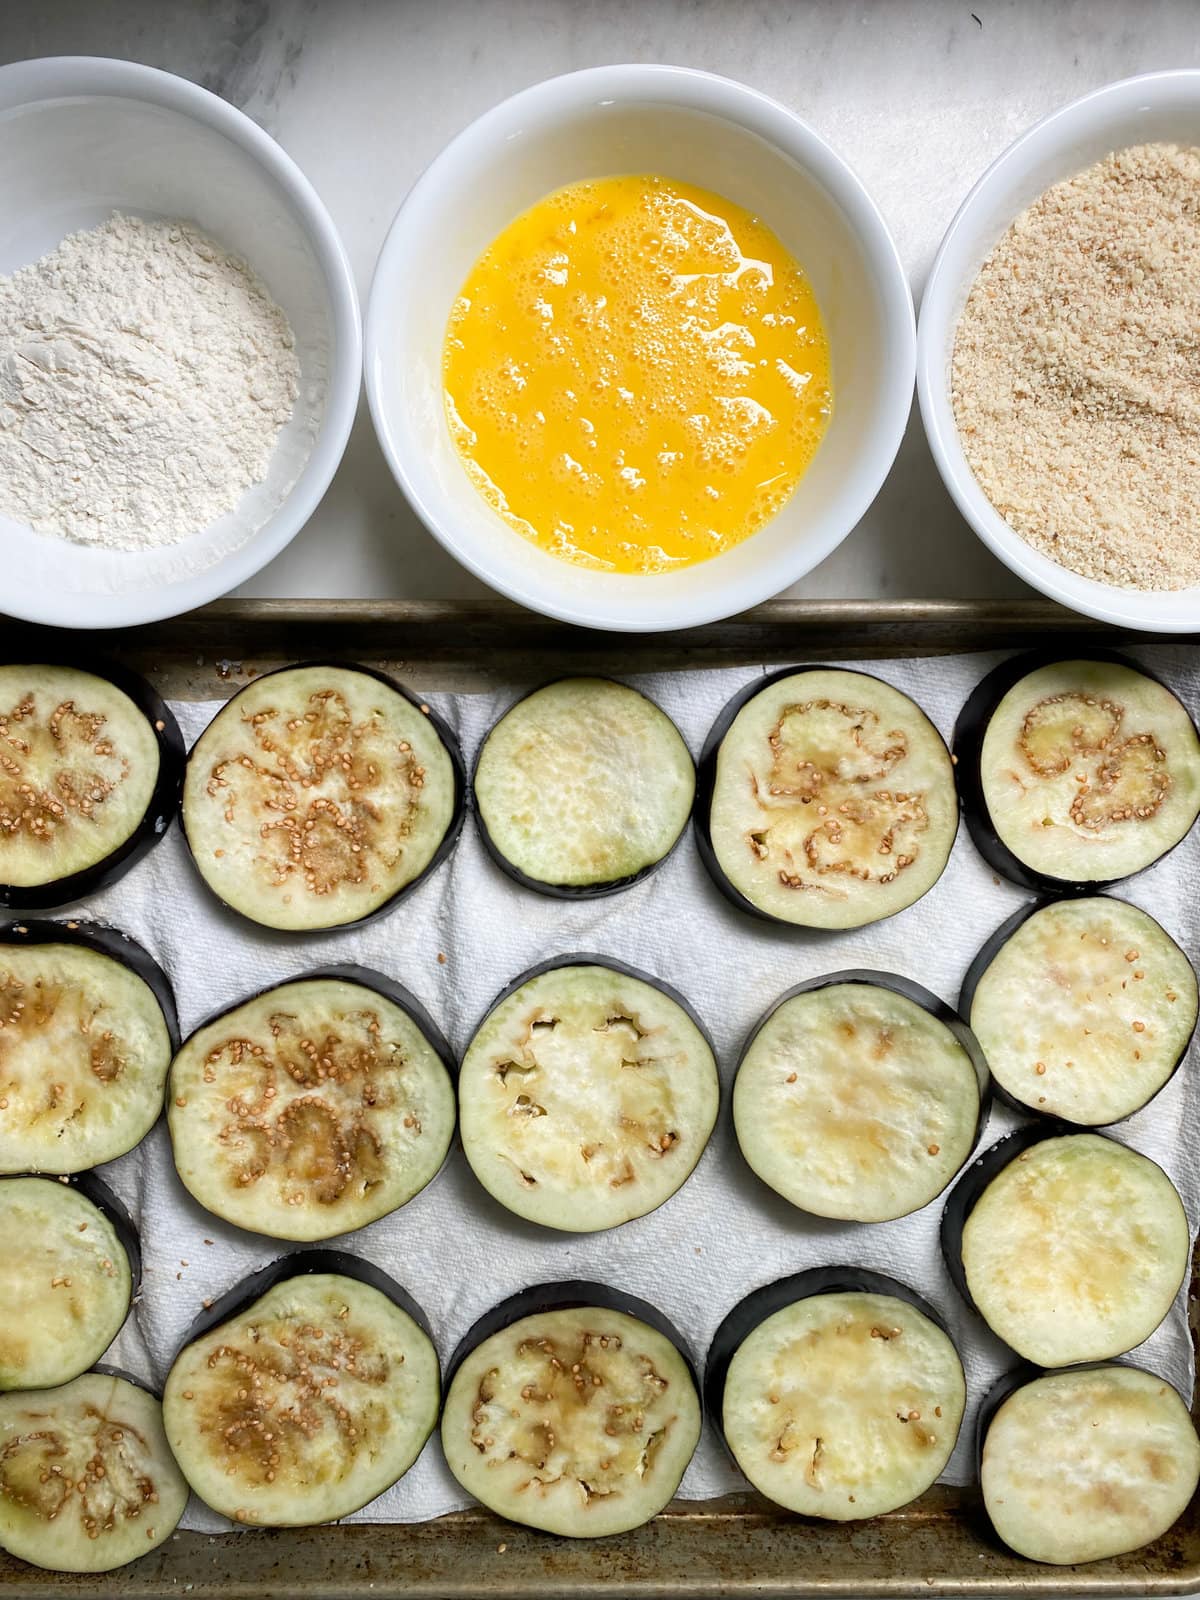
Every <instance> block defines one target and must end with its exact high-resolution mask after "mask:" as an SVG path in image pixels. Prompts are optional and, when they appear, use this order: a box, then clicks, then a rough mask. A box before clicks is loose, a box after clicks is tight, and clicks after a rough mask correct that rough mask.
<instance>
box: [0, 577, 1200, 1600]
mask: <svg viewBox="0 0 1200 1600" xmlns="http://www.w3.org/2000/svg"><path fill="white" fill-rule="evenodd" d="M0 630H2V636H3V640H4V647H5V652H6V653H11V654H12V655H15V656H23V657H25V659H36V656H37V654H38V653H40V652H42V651H45V650H46V649H47V648H49V647H50V646H51V645H55V646H57V647H58V648H60V649H61V648H62V647H63V646H64V645H65V646H67V647H69V646H70V643H71V640H70V637H69V636H63V635H61V634H58V635H56V634H54V633H53V632H52V631H50V630H45V629H38V628H31V627H26V626H24V625H22V624H17V623H10V622H2V621H0ZM1119 637H1120V636H1119V635H1118V634H1117V633H1116V632H1114V631H1113V630H1110V629H1105V628H1103V627H1101V626H1100V625H1098V624H1096V623H1092V622H1089V621H1088V620H1087V619H1085V618H1082V617H1077V616H1074V615H1073V614H1071V613H1069V612H1066V611H1062V610H1060V609H1059V608H1058V607H1056V606H1053V605H1050V604H1047V603H1044V602H1041V601H1009V602H993V601H986V602H984V601H970V600H965V601H959V600H956V601H936V602H928V603H925V602H921V601H910V600H904V601H875V602H871V601H803V600H780V601H774V602H772V603H771V604H769V605H765V606H760V607H758V608H757V609H755V610H754V611H750V612H746V613H745V614H744V615H742V616H740V617H734V618H732V619H731V620H729V621H727V622H722V623H716V624H713V625H712V626H710V627H705V628H696V629H692V630H690V631H689V632H688V633H686V634H679V635H674V636H673V635H670V634H657V635H655V634H647V635H637V634H623V635H619V636H613V635H605V634H596V633H588V632H584V631H582V630H579V629H573V628H568V627H565V626H563V625H561V624H559V623H555V622H552V621H550V620H548V619H545V618H542V617H535V616H531V615H530V614H529V613H527V612H523V611H519V610H517V609H515V608H509V607H505V606H501V605H498V604H497V605H480V606H464V605H456V604H446V603H441V602H428V601H386V600H385V601H357V600H347V601H323V600H313V601H292V600H231V601H222V602H219V603H218V604H216V605H212V606H207V607H205V608H204V609H202V610H200V611H196V612H192V613H191V614H189V615H188V616H186V617H181V618H178V619H176V620H174V621H171V622H163V623H155V624H152V625H150V626H148V627H145V628H140V629H133V630H130V631H124V632H121V633H119V634H111V635H108V634H104V633H89V634H88V635H87V636H86V638H84V639H83V640H81V641H80V648H81V650H83V649H84V648H86V650H87V653H89V654H93V653H102V654H106V655H109V656H111V657H113V658H115V659H117V660H120V661H123V662H124V663H125V664H127V665H129V666H132V667H134V668H136V669H137V670H138V671H140V672H143V673H144V674H145V675H146V676H147V677H149V678H150V679H151V681H152V682H153V683H154V684H155V686H156V687H157V688H158V690H159V692H160V693H161V694H163V695H165V696H169V697H172V698H175V699H196V700H209V699H218V698H223V697H226V696H228V695H230V694H232V693H233V692H234V690H235V689H237V688H238V687H239V686H240V684H241V683H244V682H245V677H246V673H247V670H248V669H250V668H253V669H255V670H256V671H265V670H267V669H268V668H270V667H273V666H279V665H282V664H285V663H286V662H289V661H295V660H299V659H303V658H306V657H321V656H324V657H330V656H350V657H352V658H353V659H355V660H359V661H363V662H365V663H366V664H368V665H370V666H375V667H379V668H382V669H384V670H388V671H393V672H397V673H401V674H403V675H404V676H405V677H407V678H410V679H412V680H414V681H419V682H420V684H421V686H422V688H426V689H430V690H434V691H437V690H443V691H454V690H467V689H472V688H481V687H485V686H486V685H487V684H488V683H489V681H494V680H495V679H496V678H497V677H503V678H504V679H505V680H506V681H509V682H513V681H518V680H521V679H525V678H527V679H529V680H530V681H537V680H538V679H543V678H547V677H551V676H553V675H555V674H559V673H565V672H601V673H604V672H607V673H618V674H619V673H629V672H639V671H656V670H661V669H671V668H675V669H679V670H686V669H687V668H688V667H692V666H695V667H699V666H704V667H712V666H734V665H739V664H746V663H752V662H762V663H763V664H765V665H770V664H783V663H786V662H790V661H811V660H815V659H820V658H822V657H832V658H841V659H847V658H848V659H861V660H871V659H878V658H880V657H883V656H919V655H944V654H950V653H953V652H957V651H967V650H998V649H1004V650H1015V649H1020V648H1023V647H1029V646H1034V645H1040V646H1043V647H1051V648H1058V647H1060V646H1061V647H1062V648H1064V649H1070V648H1077V647H1078V646H1080V645H1083V644H1086V643H1093V644H1095V643H1098V642H1101V641H1103V642H1104V643H1107V644H1109V645H1112V644H1113V643H1114V642H1117V641H1118V639H1119ZM1197 648H1200V643H1198V644H1197ZM1197 1266H1200V1263H1196V1264H1194V1269H1193V1282H1192V1288H1191V1303H1190V1310H1191V1321H1192V1329H1193V1342H1195V1340H1196V1334H1197V1328H1198V1326H1200V1318H1198V1316H1197V1300H1196V1293H1197V1284H1196V1275H1197V1273H1196V1268H1197ZM1197 1591H1200V1497H1197V1499H1196V1500H1194V1501H1193V1503H1192V1505H1191V1506H1189V1508H1188V1510H1187V1511H1186V1512H1185V1514H1184V1516H1183V1517H1182V1518H1181V1519H1180V1521H1179V1522H1178V1523H1177V1524H1176V1525H1175V1527H1174V1528H1173V1529H1172V1530H1171V1531H1170V1533H1168V1534H1166V1535H1164V1537H1163V1538H1161V1539H1159V1540H1158V1541H1157V1542H1156V1543H1155V1544H1153V1545H1151V1546H1150V1547H1149V1548H1148V1549H1145V1550H1139V1551H1137V1552H1136V1553H1135V1554H1133V1555H1128V1556H1120V1557H1116V1558H1114V1559H1112V1560H1108V1561H1102V1562H1097V1563H1095V1564H1094V1565H1092V1566H1087V1567H1077V1568H1057V1567H1039V1566H1036V1565H1034V1564H1033V1563H1031V1562H1027V1561H1022V1560H1020V1559H1019V1558H1018V1557H1016V1556H1013V1555H1011V1554H1010V1553H1009V1552H1008V1551H1006V1550H1005V1549H1003V1548H1002V1547H1001V1546H1000V1545H999V1544H997V1542H996V1541H995V1539H994V1538H992V1537H991V1536H990V1535H989V1533H988V1530H987V1525H986V1522H985V1520H984V1518H983V1515H982V1511H981V1509H980V1503H979V1497H978V1494H977V1493H976V1492H975V1491H972V1490H965V1489H950V1488H945V1487H938V1488H935V1489H932V1490H931V1491H930V1492H929V1493H928V1494H926V1495H924V1496H923V1497H922V1498H921V1499H920V1500H918V1501H916V1502H915V1503H914V1504H913V1505H911V1506H908V1507H906V1508H905V1509H904V1510H903V1511H898V1512H894V1513H893V1514H892V1515H890V1516H885V1517H878V1518H876V1519H874V1520H873V1521H869V1522H863V1523H858V1524H856V1523H837V1524H835V1523H821V1522H816V1521H809V1520H806V1519H803V1518H798V1517H794V1516H790V1515H788V1514H787V1513H785V1512H781V1511H777V1510H775V1509H773V1508H772V1507H771V1506H769V1505H768V1504H767V1503H766V1502H765V1501H763V1500H762V1499H760V1498H759V1497H758V1496H756V1495H751V1494H746V1495H735V1496H730V1497H728V1498H727V1499H724V1500H706V1501H698V1502H691V1503H687V1502H683V1501H677V1502H675V1503H674V1504H672V1505H671V1506H670V1507H668V1509H667V1510H666V1511H665V1512H663V1513H662V1515H661V1516H659V1517H657V1518H655V1520H654V1521H653V1522H652V1523H650V1524H649V1525H648V1526H646V1527H644V1528H639V1529H638V1530H637V1531H636V1532H634V1533H629V1534H623V1535H620V1536H618V1537H616V1538H612V1539H603V1540H598V1541H596V1542H594V1543H584V1542H574V1541H571V1540H567V1539H555V1538H553V1537H550V1536H548V1535H544V1534H538V1533H536V1532H533V1531H531V1530H529V1529H526V1528H518V1527H514V1526H512V1525H510V1524H508V1523H505V1522H501V1521H500V1520H499V1519H498V1518H496V1517H493V1516H492V1515H490V1514H489V1513H487V1512H484V1511H480V1510H472V1511H461V1512H457V1513H455V1514H453V1515H451V1516H447V1517H442V1518H439V1519H438V1520H436V1521H434V1522H426V1523H419V1524H414V1525H411V1526H405V1525H401V1524H377V1525H370V1524H361V1523H360V1524H354V1525H345V1526H338V1527H326V1528H306V1529H287V1530H280V1531H270V1530H265V1529H264V1530H247V1531H245V1532H239V1533H230V1534H223V1535H209V1534H202V1533H177V1534H176V1535H175V1537H174V1538H173V1539H171V1540H169V1541H168V1542H167V1543H166V1544H164V1545H163V1546H161V1547H160V1548H159V1549H158V1550H155V1551H153V1552H151V1553H150V1554H149V1555H147V1556H144V1557H143V1558H142V1559H141V1560H140V1561H138V1562H135V1563H134V1564H133V1565H132V1566H129V1567H126V1568H123V1569H121V1570H119V1571H117V1572H113V1573H107V1574H102V1575H100V1576H99V1577H93V1576H88V1575H73V1574H72V1575H68V1574H56V1573H49V1572H39V1571H36V1570H35V1569H33V1568H31V1567H28V1566H26V1565H24V1564H23V1563H21V1562H18V1561H14V1560H11V1559H9V1558H8V1557H6V1556H4V1555H3V1554H0V1596H2V1597H3V1600H10V1597H11V1600H25V1597H29V1600H34V1597H36V1600H51V1597H53V1596H57V1595H63V1596H68V1595H69V1596H73V1597H76V1600H90V1597H95V1600H109V1597H112V1600H159V1597H166V1596H181V1595H189V1596H191V1597H192V1600H275V1597H277V1596H278V1597H280V1600H283V1597H289V1600H318V1597H320V1600H368V1597H369V1600H388V1597H390V1596H397V1597H400V1596H404V1597H405V1600H476V1597H478V1596H480V1595H483V1594H486V1595H487V1596H488V1597H489V1600H600V1597H601V1596H603V1597H604V1600H618V1597H625V1596H628V1597H630V1600H650V1597H654V1600H684V1597H687V1600H710V1597H712V1600H716V1597H717V1596H720V1597H722V1600H739V1597H743V1596H744V1597H746V1600H749V1597H750V1596H760V1597H761V1596H767V1597H770V1600H787V1597H791V1596H797V1597H799V1596H822V1597H829V1596H844V1597H869V1596H902V1595H929V1594H934V1595H937V1594H943V1595H945V1594H964V1595H1013V1596H1016V1595H1027V1594H1034V1595H1048V1596H1065V1595H1099V1596H1132V1595H1168V1594H1193V1593H1196V1592H1197Z"/></svg>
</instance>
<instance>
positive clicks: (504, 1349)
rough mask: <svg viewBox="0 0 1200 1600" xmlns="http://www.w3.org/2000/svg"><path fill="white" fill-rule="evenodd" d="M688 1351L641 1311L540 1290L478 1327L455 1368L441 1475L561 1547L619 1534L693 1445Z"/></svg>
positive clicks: (669, 1485)
mask: <svg viewBox="0 0 1200 1600" xmlns="http://www.w3.org/2000/svg"><path fill="white" fill-rule="evenodd" d="M700 1423H701V1407H700V1396H699V1393H698V1391H697V1385H696V1380H695V1375H694V1373H693V1370H692V1364H691V1360H690V1357H689V1356H688V1353H687V1347H686V1345H685V1344H684V1343H683V1340H682V1339H681V1338H680V1336H679V1334H678V1333H677V1332H676V1330H675V1329H674V1328H673V1327H672V1326H671V1324H670V1323H669V1322H668V1321H667V1319H666V1318H665V1317H664V1316H663V1315H662V1314H661V1312H659V1311H657V1310H656V1309H655V1308H654V1307H653V1306H649V1305H647V1304H646V1303H645V1301H642V1300H637V1299H634V1298H633V1297H632V1296H630V1295H625V1294H621V1293H620V1292H618V1291H617V1290H614V1289H610V1288H607V1287H605V1285H603V1284H598V1283H583V1282H573V1283H544V1284H539V1285H538V1286H537V1287H536V1288H532V1289H527V1290H525V1291H523V1292H522V1293H521V1294H517V1295H513V1296H512V1297H511V1298H510V1299H508V1300H506V1301H504V1302H503V1304H501V1305H499V1306H496V1307H495V1308H494V1309H493V1310H492V1311H489V1312H487V1313H486V1315H484V1316H483V1317H481V1318H480V1319H479V1321H478V1322H477V1323H476V1324H475V1326H474V1327H473V1328H472V1329H471V1331H470V1332H469V1333H468V1334H467V1336H466V1338H465V1339H464V1340H463V1342H462V1344H461V1345H460V1346H459V1348H458V1350H457V1351H456V1353H455V1355H454V1358H453V1361H452V1362H451V1366H450V1379H449V1383H448V1387H447V1391H446V1405H445V1409H444V1410H443V1412H442V1449H443V1451H444V1453H445V1457H446V1464H447V1465H448V1466H449V1468H450V1470H451V1472H452V1473H453V1474H454V1476H455V1477H456V1478H457V1479H458V1481H459V1483H460V1484H461V1485H462V1486H463V1488H464V1489H465V1490H466V1491H467V1492H468V1494H472V1495H474V1496H475V1498H476V1499H477V1500H480V1501H482V1502H483V1504H484V1505H485V1506H487V1507H488V1509H489V1510H491V1511H494V1512H496V1513H497V1514H498V1515H499V1516H502V1517H507V1518H508V1519H509V1521H511V1522H522V1523H525V1524H526V1525H527V1526H529V1527H531V1528H540V1529H542V1530H543V1531H544V1532H546V1533H557V1534H562V1535H565V1536H566V1537H567V1538H569V1539H588V1538H598V1537H600V1536H602V1535H606V1534H613V1533H627V1532H628V1531H629V1530H630V1529H631V1528H638V1527H641V1525H642V1524H643V1523H644V1522H649V1520H650V1519H651V1517H654V1516H656V1515H657V1514H658V1513H659V1512H660V1511H661V1510H662V1509H663V1507H664V1506H665V1505H666V1504H667V1502H668V1501H669V1500H670V1499H671V1498H672V1497H673V1495H674V1494H675V1492H676V1490H677V1489H678V1488H679V1483H680V1480H681V1479H682V1477H683V1474H684V1471H685V1470H686V1468H687V1464H688V1462H689V1461H690V1460H691V1458H692V1454H693V1452H694V1451H695V1448H696V1445H697V1443H698V1442H699V1439H700Z"/></svg>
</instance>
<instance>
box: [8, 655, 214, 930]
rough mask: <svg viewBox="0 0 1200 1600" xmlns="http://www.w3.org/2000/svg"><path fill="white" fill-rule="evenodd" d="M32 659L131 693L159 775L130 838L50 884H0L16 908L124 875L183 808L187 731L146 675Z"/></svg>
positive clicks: (54, 903)
mask: <svg viewBox="0 0 1200 1600" xmlns="http://www.w3.org/2000/svg"><path fill="white" fill-rule="evenodd" d="M25 664H26V663H24V662H21V661H13V660H11V658H10V659H8V660H7V661H3V662H0V665H10V666H23V665H25ZM31 664H33V665H38V666H53V667H63V668H68V669H70V670H72V671H76V672H86V673H89V674H90V675H91V676H92V677H95V678H103V679H105V680H106V681H107V682H109V683H111V684H113V685H114V687H116V688H117V689H119V690H121V692H122V693H123V694H125V695H127V696H128V698H129V699H130V700H132V701H133V703H134V705H135V706H136V707H137V709H138V710H139V711H140V712H141V713H142V715H143V716H144V717H145V719H146V721H147V722H148V723H149V724H150V727H151V729H152V730H153V733H154V736H155V741H156V743H157V745H158V776H157V778H156V780H155V784H154V788H153V790H152V792H151V795H150V800H149V803H148V805H147V806H146V810H145V812H144V813H143V815H142V819H141V821H140V822H139V823H138V825H137V827H136V828H135V829H134V830H133V832H132V833H131V834H130V835H129V836H128V838H127V839H125V841H124V842H123V843H122V844H120V845H119V846H118V847H117V848H116V849H115V850H113V851H112V852H111V853H110V854H109V855H107V856H105V857H104V859H103V860H102V861H98V862H96V863H95V865H94V866H91V867H87V868H85V869H84V870H83V871H81V872H74V873H71V874H69V875H68V876H67V877H64V878H57V879H54V880H53V881H51V882H49V883H44V884H37V885H32V886H28V887H26V886H22V885H18V884H5V883H0V906H3V907H7V908H8V909H9V910H10V911H17V912H20V911H55V910H57V909H58V908H59V907H60V906H66V905H70V904H72V902H74V901H76V900H82V899H85V898H86V897H87V896H88V895H93V894H96V893H98V892H99V890H101V889H104V888H107V887H108V885H109V884H112V883H116V882H117V880H118V879H119V878H123V877H124V876H125V874H126V873H127V872H128V871H129V869H130V868H131V867H133V866H136V865H137V863H138V862H139V861H140V860H141V858H142V857H143V856H144V855H145V854H146V853H147V852H148V851H149V850H151V849H152V848H153V847H154V846H155V845H156V844H157V843H158V842H159V840H160V839H161V838H162V837H163V836H164V835H165V833H166V831H167V829H168V828H169V827H170V826H171V823H172V821H173V820H174V817H175V814H176V812H177V811H178V810H179V799H180V795H181V794H182V792H183V772H184V756H185V747H184V742H183V734H182V733H181V731H180V728H179V724H178V722H176V720H175V716H174V713H173V712H172V711H171V709H170V708H169V706H168V705H167V703H166V701H165V700H164V699H163V698H162V697H161V695H159V693H158V691H157V690H156V689H154V688H153V687H152V686H151V685H150V684H149V683H148V682H147V681H146V679H145V678H143V677H141V676H140V675H139V674H138V673H136V672H131V671H130V670H129V669H128V668H127V667H123V666H121V665H119V664H118V663H117V662H114V661H108V660H102V661H101V660H81V659H77V658H76V659H73V658H70V657H68V656H66V655H65V654H64V655H58V654H57V653H56V652H54V651H51V652H49V653H45V652H43V653H42V654H41V656H40V658H39V660H38V662H37V663H31Z"/></svg>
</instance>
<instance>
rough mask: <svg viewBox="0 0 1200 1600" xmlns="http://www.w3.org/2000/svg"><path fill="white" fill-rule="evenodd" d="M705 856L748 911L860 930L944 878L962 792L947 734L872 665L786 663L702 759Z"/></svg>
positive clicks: (750, 694)
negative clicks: (868, 669) (861, 668)
mask: <svg viewBox="0 0 1200 1600" xmlns="http://www.w3.org/2000/svg"><path fill="white" fill-rule="evenodd" d="M696 818H697V834H698V839H699V843H700V852H701V855H702V857H703V859H704V862H705V865H706V866H707V867H708V869H709V871H710V872H711V874H712V876H713V878H714V879H715V881H716V883H717V885H718V887H719V888H720V889H721V890H722V892H723V893H724V894H725V895H726V896H727V898H729V899H730V900H732V901H733V903H734V904H735V905H737V906H739V907H740V908H741V909H742V910H743V911H751V912H754V913H756V914H757V915H759V916H763V917H767V918H769V919H770V920H772V921H776V922H789V923H794V924H797V925H798V926H800V927H807V928H859V927H862V926H863V925H864V924H866V923H868V922H878V921H880V919H881V918H883V917H890V916H892V915H894V914H895V913H896V912H897V911H903V910H904V908H905V906H910V905H912V903H913V902H914V901H915V900H919V899H920V898H921V896H922V895H923V894H926V893H928V891H929V890H930V889H932V888H933V886H934V884H935V883H936V882H937V880H938V878H940V877H941V875H942V870H943V868H944V867H945V865H946V862H947V861H948V860H949V858H950V848H951V846H952V845H953V843H954V835H955V832H956V831H957V828H958V798H957V795H956V793H955V788H954V773H953V769H952V768H951V765H950V756H949V752H948V751H947V749H946V746H945V745H944V744H943V742H942V738H941V735H940V734H939V733H938V731H937V729H936V728H935V727H934V726H933V724H932V722H930V720H929V718H928V717H927V716H926V715H925V713H924V712H923V711H922V710H921V708H920V706H918V705H916V704H915V702H914V701H912V700H910V699H909V697H908V696H907V695H906V694H902V693H901V692H900V690H899V689H893V688H892V686H891V685H890V684H888V683H884V682H883V681H882V680H881V679H879V678H873V677H870V676H869V675H868V674H866V673H864V672H841V671H835V670H832V669H828V668H824V667H800V668H788V669H785V670H784V671H783V672H777V673H775V674H773V675H772V676H770V677H767V678H765V679H758V680H756V681H755V682H754V683H752V684H750V685H749V686H748V687H747V688H746V689H744V690H742V691H741V693H740V694H737V695H735V696H734V698H733V700H731V701H730V703H729V705H727V706H726V708H725V710H724V711H723V712H722V713H721V715H720V716H719V717H718V718H717V721H716V723H715V725H714V726H713V729H712V731H711V732H710V734H709V736H708V742H707V744H706V745H705V748H704V753H703V754H702V756H701V758H700V798H699V804H698V806H697V811H696Z"/></svg>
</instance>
